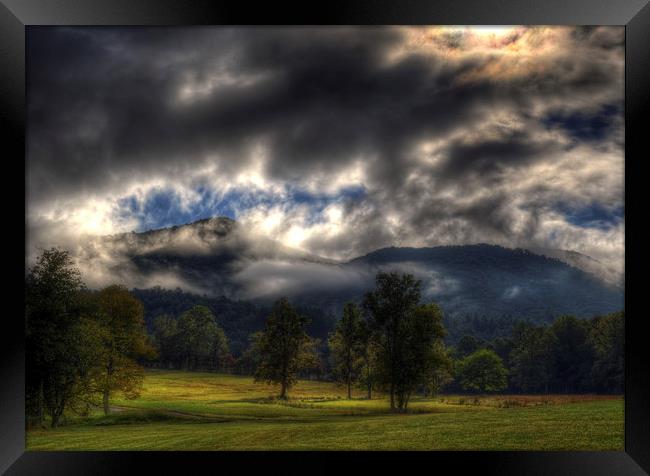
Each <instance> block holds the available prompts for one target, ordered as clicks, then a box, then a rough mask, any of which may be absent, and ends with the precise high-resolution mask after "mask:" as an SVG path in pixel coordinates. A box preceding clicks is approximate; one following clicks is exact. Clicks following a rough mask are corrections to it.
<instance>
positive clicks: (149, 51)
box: [27, 27, 623, 258]
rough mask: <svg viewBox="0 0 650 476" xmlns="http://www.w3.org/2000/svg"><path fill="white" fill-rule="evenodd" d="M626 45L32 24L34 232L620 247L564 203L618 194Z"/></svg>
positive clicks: (618, 37) (319, 245) (581, 39)
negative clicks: (227, 232) (228, 227)
mask: <svg viewBox="0 0 650 476" xmlns="http://www.w3.org/2000/svg"><path fill="white" fill-rule="evenodd" d="M622 41H623V35H622V29H620V28H516V29H512V30H511V31H506V32H505V33H503V34H498V35H496V36H495V35H493V36H490V35H481V34H479V33H477V32H472V31H469V30H463V29H427V28H356V27H355V28H347V27H346V28H189V29H188V28H44V27H37V28H30V29H29V30H28V35H27V54H28V56H27V66H28V114H29V118H28V144H27V147H28V200H29V203H28V206H29V212H28V214H29V217H30V224H31V225H30V226H31V228H30V229H31V230H32V232H33V236H35V237H37V238H38V237H43V236H46V235H47V234H45V232H44V230H47V229H48V223H49V224H50V225H51V226H50V234H49V236H55V235H56V234H57V232H55V231H53V230H54V229H55V228H56V227H58V228H57V229H65V230H66V232H67V233H71V234H74V230H76V229H78V233H81V231H91V232H93V231H94V232H114V231H120V230H123V229H128V228H129V227H131V228H132V229H133V228H138V227H142V226H143V224H149V225H150V226H152V227H153V226H158V225H161V224H163V222H164V223H165V224H172V223H173V222H176V221H177V222H178V223H180V222H182V221H185V220H190V219H193V218H194V217H195V218H203V217H206V216H209V215H210V214H226V215H228V216H233V217H236V218H237V219H238V220H239V219H241V220H243V221H245V222H246V223H248V224H249V226H251V227H256V229H257V231H259V232H260V233H266V234H271V235H273V236H275V237H277V238H278V239H279V240H280V241H284V242H286V243H287V244H288V245H291V246H299V247H302V248H304V249H306V250H308V251H310V252H313V253H319V254H323V255H325V256H332V257H337V258H351V257H354V256H356V255H358V254H362V253H365V252H367V251H370V250H372V249H375V248H378V247H381V246H389V245H405V246H406V245H413V246H427V245H428V246H431V245H435V244H441V243H444V244H449V243H461V242H477V241H487V242H493V243H499V244H506V245H527V244H530V243H532V244H536V245H540V246H542V245H544V246H554V247H576V245H579V246H578V247H579V248H581V250H582V251H586V252H590V253H592V254H593V253H596V254H597V253H598V252H601V251H602V254H603V256H610V255H612V253H613V254H614V255H615V254H616V253H618V252H619V251H620V250H621V246H622V225H620V226H619V227H618V228H616V229H614V230H612V229H611V227H610V228H608V229H607V230H602V229H598V228H594V227H592V228H590V229H588V230H586V231H584V230H585V229H584V228H583V227H580V226H579V225H576V223H575V220H573V221H572V218H571V217H570V216H569V213H568V212H566V213H565V210H576V209H582V208H584V207H587V206H591V205H590V204H593V203H596V204H598V206H600V207H601V208H599V210H601V209H602V210H611V209H616V207H617V206H620V205H622V136H623V134H622V120H621V117H620V116H621V111H620V109H617V106H616V105H617V104H620V102H621V101H622V91H623V90H622V79H623V76H622V71H623V70H622V64H623V63H622V60H623V49H622V46H623V43H622ZM612 105H614V106H612ZM295 190H301V191H303V192H304V193H305V194H306V195H304V196H308V197H311V198H308V199H304V200H301V199H300V194H296V193H294V192H292V191H295ZM345 190H363V193H358V194H355V193H352V194H348V193H347V192H345ZM319 195H322V196H327V197H330V198H328V199H327V200H321V199H318V198H317V197H318V196H319ZM255 196H257V197H264V199H263V200H262V199H255V198H253V197H255ZM558 202H559V203H563V204H566V206H564V207H557V206H555V205H552V204H556V203H558ZM603 220H605V221H606V220H607V219H606V218H603ZM613 223H618V222H617V221H613ZM89 224H93V226H89ZM55 225H56V227H55ZM82 225H83V226H82ZM581 230H582V231H581ZM599 232H602V233H603V234H600V235H598V234H596V233H599ZM558 236H559V237H561V239H560V238H557V237H558Z"/></svg>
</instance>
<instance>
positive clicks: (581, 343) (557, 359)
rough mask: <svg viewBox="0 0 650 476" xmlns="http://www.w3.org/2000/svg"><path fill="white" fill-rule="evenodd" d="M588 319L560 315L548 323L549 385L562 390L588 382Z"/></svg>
mask: <svg viewBox="0 0 650 476" xmlns="http://www.w3.org/2000/svg"><path fill="white" fill-rule="evenodd" d="M590 327H591V326H590V324H589V322H588V321H584V320H581V319H577V318H575V317H573V316H562V317H559V318H558V319H556V320H555V321H554V322H553V324H552V325H551V328H550V330H551V332H552V333H553V336H554V339H553V348H552V350H553V376H552V377H553V382H552V383H553V385H554V387H555V388H556V389H558V390H559V391H562V392H564V393H569V392H574V391H576V390H582V389H584V388H585V386H586V385H588V384H589V383H590V382H589V378H590V372H591V367H592V363H593V350H592V348H591V346H590V344H589V341H588V337H589V331H590Z"/></svg>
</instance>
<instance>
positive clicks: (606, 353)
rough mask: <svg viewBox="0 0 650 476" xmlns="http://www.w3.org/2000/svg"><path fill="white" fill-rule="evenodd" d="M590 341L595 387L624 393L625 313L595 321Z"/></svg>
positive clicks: (614, 314)
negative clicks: (592, 352)
mask: <svg viewBox="0 0 650 476" xmlns="http://www.w3.org/2000/svg"><path fill="white" fill-rule="evenodd" d="M589 341H590V343H591V345H592V348H593V351H594V354H595V358H594V364H593V368H592V379H593V382H594V385H596V386H597V387H599V388H601V389H605V390H608V391H614V392H622V391H623V383H624V381H625V353H624V342H625V313H623V312H615V313H612V314H608V315H606V316H604V317H599V318H597V319H595V323H594V327H593V330H592V331H591V333H590V336H589Z"/></svg>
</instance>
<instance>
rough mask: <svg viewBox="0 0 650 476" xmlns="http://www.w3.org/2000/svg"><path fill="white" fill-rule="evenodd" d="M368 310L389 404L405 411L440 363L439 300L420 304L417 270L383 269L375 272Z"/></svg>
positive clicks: (441, 335) (440, 323)
mask: <svg viewBox="0 0 650 476" xmlns="http://www.w3.org/2000/svg"><path fill="white" fill-rule="evenodd" d="M364 309H365V310H366V313H367V316H368V317H367V318H368V321H369V328H370V331H371V334H372V336H371V338H372V339H373V340H374V341H375V343H376V345H377V363H378V367H379V372H378V375H379V380H380V382H381V383H382V385H383V386H384V387H385V388H387V389H388V391H389V394H390V408H391V410H392V411H400V412H403V411H406V408H407V405H408V401H409V398H410V396H411V394H412V392H413V391H414V390H415V389H416V388H417V386H418V385H421V384H424V383H425V382H426V379H427V376H428V375H430V373H431V372H432V371H433V369H434V368H435V366H436V365H439V362H438V360H437V357H438V355H437V353H436V342H438V341H441V340H442V338H443V337H444V334H445V332H444V328H443V326H442V312H441V311H440V308H439V307H438V306H437V305H435V304H425V305H421V304H420V282H419V281H417V280H416V279H415V278H414V277H413V275H410V274H403V275H400V274H397V273H383V272H380V273H378V274H377V276H376V288H375V290H374V291H371V292H368V293H367V294H366V296H365V298H364Z"/></svg>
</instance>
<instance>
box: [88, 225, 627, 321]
mask: <svg viewBox="0 0 650 476" xmlns="http://www.w3.org/2000/svg"><path fill="white" fill-rule="evenodd" d="M549 255H554V256H549ZM558 258H559V259H558ZM79 259H80V260H81V261H82V262H85V266H84V268H85V269H90V270H105V271H104V273H108V274H109V276H110V278H111V280H112V281H117V282H122V283H125V284H127V285H128V286H129V287H131V288H139V289H148V288H153V287H155V286H159V287H161V288H166V289H176V288H180V289H182V290H183V291H185V292H186V293H193V294H195V295H206V296H212V298H218V297H219V296H226V297H227V298H228V299H230V300H233V301H244V302H249V303H254V304H255V305H258V306H267V305H268V304H269V303H270V302H271V301H272V300H273V299H275V298H277V297H279V296H288V297H290V298H291V299H292V300H294V301H295V302H296V303H298V304H300V305H301V306H303V307H312V308H315V309H319V310H320V311H319V312H322V313H324V314H327V315H330V314H331V315H338V313H339V312H340V309H341V307H342V305H343V303H344V302H345V301H346V300H355V301H359V300H361V298H362V296H363V293H364V292H366V291H367V290H369V289H371V288H372V286H373V285H374V277H375V275H376V273H377V272H378V271H380V270H384V271H399V272H409V273H412V274H414V275H415V276H416V277H417V278H418V279H421V280H422V283H423V294H424V297H425V299H427V300H433V301H436V302H438V303H439V304H440V305H441V306H442V308H443V310H444V311H445V313H446V314H447V315H448V316H459V315H466V314H474V315H482V316H492V317H495V316H504V315H509V316H513V318H519V317H522V318H529V319H533V320H550V319H552V318H553V317H556V316H558V315H562V314H573V315H576V316H579V317H590V316H593V315H596V314H605V313H609V312H614V311H618V310H621V309H622V308H623V288H622V285H620V286H617V285H615V284H611V283H610V282H608V281H607V280H603V279H600V278H599V277H598V275H597V274H594V273H592V272H588V271H589V270H587V271H585V270H584V269H580V268H581V266H579V265H580V264H582V265H584V266H586V265H585V263H586V264H587V265H594V263H597V262H596V261H595V260H591V258H589V257H587V256H584V255H579V254H578V253H573V252H565V251H562V250H546V251H545V252H544V251H543V250H541V251H537V252H535V253H534V252H531V251H529V250H522V249H510V248H503V247H500V246H494V245H487V244H478V245H462V246H438V247H433V248H384V249H380V250H376V251H374V252H372V253H369V254H367V255H365V256H361V257H358V258H355V259H353V260H351V261H349V262H345V263H342V262H335V261H332V260H327V259H324V258H321V257H318V256H314V255H310V254H308V253H305V252H302V251H299V250H295V249H292V248H288V247H286V246H283V245H281V244H280V243H278V242H276V241H274V240H272V239H271V238H268V237H263V236H259V235H254V234H251V233H249V232H248V230H246V229H244V227H242V226H241V225H240V224H238V223H237V222H235V221H233V220H231V219H228V218H223V217H221V218H211V219H207V220H200V221H198V222H195V223H191V224H188V225H183V226H175V227H171V228H164V229H160V230H151V231H147V232H143V233H125V234H120V235H114V236H109V237H103V238H100V239H97V240H95V241H93V242H90V243H88V246H86V247H85V248H84V251H83V253H81V255H80V256H79ZM567 262H569V264H568V263H567ZM570 264H571V265H570ZM584 266H582V267H583V268H584ZM594 266H595V265H594ZM587 267H588V266H587ZM592 268H593V266H592ZM97 274H98V275H99V271H98V272H97ZM104 277H105V276H104ZM92 278H93V274H92V273H90V274H89V279H90V281H91V282H90V285H91V286H92V285H93V283H92ZM206 299H207V298H206ZM170 306H171V304H170ZM172 307H173V306H172ZM161 309H162V308H161ZM162 310H164V309H162ZM174 312H176V310H174Z"/></svg>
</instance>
